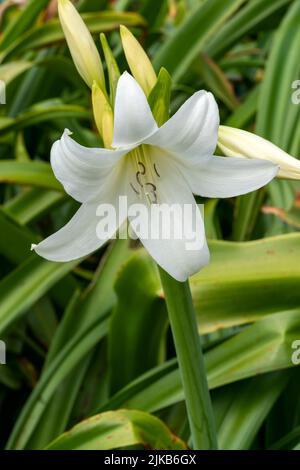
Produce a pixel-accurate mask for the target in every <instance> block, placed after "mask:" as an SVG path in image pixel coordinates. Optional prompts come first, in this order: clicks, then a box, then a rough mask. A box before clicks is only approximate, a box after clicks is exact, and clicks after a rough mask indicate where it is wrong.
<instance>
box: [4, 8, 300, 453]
mask: <svg viewBox="0 0 300 470" xmlns="http://www.w3.org/2000/svg"><path fill="white" fill-rule="evenodd" d="M76 4H77V6H78V9H79V10H80V12H81V13H82V15H83V18H84V19H85V21H86V23H87V25H88V27H89V29H90V30H91V32H92V33H93V34H94V36H95V38H96V40H97V45H98V47H99V49H100V41H99V33H100V32H105V33H107V39H108V41H109V44H110V46H111V47H112V49H113V51H114V52H115V54H116V57H117V60H118V64H119V66H120V68H121V70H124V68H125V67H126V63H125V58H124V55H123V53H122V50H121V45H120V37H119V34H118V26H119V25H120V24H124V25H126V26H128V27H129V28H130V29H131V30H132V31H133V32H134V33H135V34H136V37H137V38H138V39H139V40H140V42H141V43H142V45H143V46H144V47H145V49H146V50H147V52H148V54H149V56H150V57H151V59H152V60H153V63H154V65H155V68H156V70H157V71H159V69H160V67H161V66H163V67H165V68H166V69H167V70H168V71H169V73H170V74H171V75H172V77H173V87H172V112H174V111H176V109H177V108H178V107H179V106H180V105H181V103H183V102H184V100H186V99H187V98H188V97H189V96H190V95H191V94H192V93H193V92H195V91H196V90H198V89H201V88H205V89H207V90H211V91H212V92H213V93H214V94H215V96H216V98H217V99H218V102H219V105H220V112H221V120H222V123H223V124H228V125H231V126H234V127H240V128H244V129H247V130H251V131H255V132H256V133H258V134H259V135H262V136H264V137H266V138H268V139H270V140H271V141H273V142H274V143H275V144H277V145H279V146H280V147H281V148H283V149H284V150H286V151H288V152H289V153H291V154H292V155H294V156H296V157H297V156H299V154H300V119H299V117H300V105H299V106H296V105H295V104H292V101H291V94H292V91H293V90H292V83H293V82H294V81H295V80H297V79H299V78H300V77H299V68H300V60H299V54H300V53H299V43H300V2H299V0H272V1H271V0H248V1H247V0H226V1H223V0H140V1H133V0H116V1H114V2H113V1H108V0H81V1H78V2H76ZM3 6H7V8H6V9H5V8H3ZM53 7H54V8H53ZM0 8H3V9H2V10H0V14H1V17H0V20H1V41H0V60H1V64H0V79H1V80H3V81H4V82H5V83H6V102H7V104H6V105H1V106H0V183H1V184H0V204H1V206H0V276H1V279H0V338H1V339H2V340H4V341H5V342H6V344H7V364H6V365H1V366H0V412H1V421H0V442H1V447H2V448H4V447H7V448H8V449H42V448H45V447H49V448H53V449H77V448H78V449H113V448H128V447H131V448H132V447H134V448H136V447H138V448H153V449H185V448H186V446H187V445H188V443H189V440H190V432H189V427H188V422H187V416H186V411H185V406H184V396H183V392H182V387H181V382H180V377H179V372H178V367H177V362H176V358H175V352H174V346H173V343H172V339H171V335H170V331H169V326H168V320H167V315H166V308H165V302H164V299H163V294H162V289H161V285H160V281H159V276H158V273H157V270H156V266H155V265H154V263H153V262H152V260H151V259H150V258H149V257H148V255H147V254H146V253H145V252H144V250H143V249H142V248H140V247H137V246H135V247H133V246H128V243H127V241H124V240H118V241H114V242H112V243H111V244H110V245H109V246H107V247H104V248H103V249H101V250H100V251H99V252H97V253H95V254H93V255H92V256H90V257H88V258H87V259H85V260H80V261H76V262H71V263H62V264H61V263H51V262H48V261H45V260H44V259H41V258H39V257H38V256H37V255H36V254H34V253H31V252H30V244H31V243H33V242H36V241H38V240H41V239H42V238H44V237H46V236H48V235H50V234H51V233H53V231H54V230H56V229H58V228H60V227H61V226H63V225H64V224H65V223H66V221H67V220H68V219H69V218H70V216H71V215H72V214H73V213H74V211H75V210H76V209H77V205H76V203H75V202H74V201H73V200H71V198H68V197H67V196H66V194H65V193H64V191H63V189H62V187H61V186H60V184H59V183H58V182H57V181H56V179H55V178H54V176H53V173H52V170H51V167H50V164H49V153H50V148H51V145H52V143H53V142H54V141H55V140H56V139H58V138H59V137H60V136H61V134H62V132H63V130H64V128H66V127H67V128H69V129H71V130H72V131H73V132H74V136H75V138H76V140H77V141H79V142H81V143H82V144H83V145H86V146H99V145H101V141H100V139H99V136H98V135H97V133H96V130H95V124H94V123H93V118H92V112H91V102H90V92H89V90H88V89H87V87H86V85H85V84H84V82H83V81H82V80H81V79H80V77H79V76H78V74H77V72H76V70H75V68H74V65H73V63H72V61H71V58H70V55H69V52H68V50H67V48H66V44H65V41H64V37H63V34H62V30H61V28H60V25H59V22H58V20H57V18H56V14H55V3H54V2H50V1H48V0H29V1H28V2H27V3H26V4H25V6H23V7H22V8H20V7H19V6H16V5H13V2H10V1H4V2H2V4H1V6H0ZM299 190H300V185H299V183H297V182H293V183H291V182H289V181H283V180H276V181H273V182H272V183H271V184H269V185H268V187H267V188H265V189H262V190H259V191H256V192H254V193H252V194H250V195H246V196H242V197H239V198H235V199H231V200H207V201H205V212H206V214H205V215H206V230H207V234H208V237H209V239H210V249H211V253H212V259H211V264H210V265H209V266H208V267H207V268H205V269H204V270H203V271H201V272H200V273H199V274H197V275H196V276H194V277H193V278H192V279H191V287H192V293H193V299H194V303H195V308H196V311H197V316H198V322H199V330H200V331H201V332H202V335H204V347H205V358H206V365H207V372H208V380H209V386H210V388H211V390H212V399H213V406H214V412H215V417H216V422H217V428H218V439H219V446H220V448H221V449H271V448H275V449H294V448H297V447H299V448H300V399H299V393H298V381H299V374H300V372H299V369H298V368H297V367H294V364H293V362H292V360H291V356H292V353H293V349H292V343H293V342H294V341H295V340H297V339H300V292H299V290H298V289H299V281H300V234H299V233H298V231H299V227H300V213H299ZM270 207H271V210H270ZM266 208H268V210H267V209H266ZM91 417H92V418H91ZM78 423H80V424H78ZM74 425H77V427H76V428H75V429H74V430H73V432H72V433H71V434H68V433H66V434H64V435H63V436H61V437H58V436H60V435H61V434H62V433H64V431H66V430H69V429H70V428H72V427H73V426H74ZM53 441H54V442H53ZM51 442H52V444H51Z"/></svg>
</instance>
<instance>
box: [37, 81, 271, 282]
mask: <svg viewBox="0 0 300 470" xmlns="http://www.w3.org/2000/svg"><path fill="white" fill-rule="evenodd" d="M218 128H219V112H218V107H217V104H216V101H215V99H214V97H213V95H212V94H211V93H207V92H205V91H199V92H197V93H195V94H194V95H193V96H192V97H191V98H189V99H188V100H187V101H186V102H185V103H184V105H183V106H182V107H181V108H180V109H179V110H178V111H177V113H176V114H175V115H174V116H173V117H171V118H170V119H169V121H167V122H166V123H165V124H164V125H163V126H161V127H160V128H158V126H157V124H156V122H155V120H154V117H153V115H152V112H151V110H150V107H149V104H148V102H147V98H146V96H145V94H144V92H143V90H142V89H141V87H140V86H139V84H138V83H137V82H136V80H135V79H134V78H133V77H132V76H131V75H129V74H128V73H124V74H123V75H122V76H121V78H120V80H119V82H118V86H117V93H116V101H115V112H114V138H113V143H112V147H113V149H103V148H99V149H97V148H92V149H91V148H85V147H83V146H81V145H79V144H77V143H76V142H75V141H74V140H73V139H71V137H70V133H69V132H68V131H65V132H64V134H63V136H62V138H61V139H60V140H59V141H57V142H55V144H54V145H53V148H52V151H51V164H52V168H53V171H54V173H55V175H56V177H57V179H58V180H59V181H60V182H61V183H62V184H63V186H64V188H65V190H66V192H67V193H68V194H70V195H71V196H72V197H73V198H74V199H76V200H77V201H80V202H81V203H82V205H81V207H80V209H79V210H78V211H77V213H76V214H75V215H74V217H73V218H72V219H71V220H70V222H69V223H68V224H67V225H66V226H64V227H63V228H62V229H61V230H59V231H58V232H56V233H55V234H53V235H51V236H50V237H49V238H47V239H46V240H44V241H42V242H41V243H40V244H38V245H37V246H34V247H33V249H35V251H36V252H37V253H38V254H39V255H41V256H43V257H44V258H46V259H49V260H53V261H69V260H73V259H77V258H80V257H83V256H86V255H88V254H89V253H91V252H93V251H95V250H96V249H98V248H99V247H100V246H101V245H103V244H104V243H105V242H106V241H107V240H108V239H109V238H110V237H111V236H113V235H114V233H115V232H116V231H117V229H118V226H120V224H122V222H123V220H125V219H126V217H127V215H126V216H125V217H124V215H123V218H121V220H118V222H117V223H116V224H115V226H112V224H110V227H109V229H108V231H107V233H106V236H105V237H103V238H102V239H99V238H98V236H97V233H96V232H97V224H98V222H99V218H98V217H97V216H96V212H97V208H98V207H99V205H101V204H107V203H109V204H112V205H114V206H117V204H118V203H117V201H118V200H119V197H120V196H126V197H127V198H128V200H129V201H130V203H132V204H133V203H138V204H141V203H142V204H144V206H145V208H146V209H147V214H148V213H149V212H150V209H151V207H152V206H153V204H154V205H157V206H160V205H162V204H167V205H173V204H180V205H184V204H188V205H189V206H190V207H192V208H193V214H197V215H196V217H195V218H194V221H195V222H196V224H197V227H196V229H197V234H198V238H197V247H196V248H197V250H196V251H195V249H193V250H191V251H189V250H187V248H186V245H187V242H188V241H189V240H187V239H185V237H184V236H183V237H182V239H174V240H173V239H172V240H168V239H163V237H161V238H159V239H153V238H147V237H143V236H141V235H140V236H139V238H140V240H141V242H142V243H143V245H144V246H145V247H146V249H147V250H148V252H149V253H150V255H151V256H152V257H153V258H154V260H155V261H156V262H157V263H158V264H159V265H160V266H161V267H162V268H163V269H165V271H167V272H168V273H169V274H170V275H171V276H173V277H174V278H175V279H177V280H179V281H185V280H186V279H187V278H188V277H189V276H190V275H192V274H194V273H196V272H198V271H199V269H200V268H201V267H202V266H204V265H205V264H207V263H208V261H209V252H208V248H207V244H206V239H205V232H204V223H203V219H202V216H201V213H200V210H199V208H198V206H197V204H196V202H195V199H194V196H193V194H197V195H201V196H204V197H213V198H223V197H232V196H237V195H240V194H244V193H247V192H249V191H253V190H256V189H258V188H260V187H261V186H263V185H265V184H266V183H268V182H269V181H270V180H271V179H272V178H273V177H274V176H275V175H276V173H277V171H278V168H277V166H275V165H273V164H272V163H270V162H267V161H262V160H245V159H243V158H224V157H216V156H213V153H214V150H215V147H216V144H217V137H218ZM114 149H115V150H114ZM147 214H146V215H147ZM149 220H150V223H151V218H150V219H149ZM143 222H144V220H142V221H141V219H140V220H139V223H142V224H143ZM145 222H146V221H145ZM139 223H138V222H137V221H136V220H134V218H131V219H130V224H131V228H132V229H133V231H134V232H135V233H136V234H140V230H139V227H138V225H139ZM169 223H170V222H169V221H166V220H162V224H166V225H167V224H169ZM172 223H173V224H174V226H176V225H177V224H178V225H180V223H181V222H180V221H178V220H173V222H172Z"/></svg>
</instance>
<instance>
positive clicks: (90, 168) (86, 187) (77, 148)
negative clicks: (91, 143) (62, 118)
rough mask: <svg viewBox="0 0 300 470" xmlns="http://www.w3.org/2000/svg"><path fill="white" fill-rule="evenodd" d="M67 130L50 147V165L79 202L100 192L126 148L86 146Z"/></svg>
mask: <svg viewBox="0 0 300 470" xmlns="http://www.w3.org/2000/svg"><path fill="white" fill-rule="evenodd" d="M70 134H71V133H70V131H68V130H65V132H64V134H63V135H62V137H61V139H60V140H58V141H56V142H55V143H54V145H53V146H52V149H51V166H52V168H53V172H54V174H55V176H56V178H57V179H58V180H59V181H60V182H61V183H62V185H63V186H64V188H65V190H66V192H67V193H68V194H70V196H72V197H73V198H74V199H76V200H77V201H79V202H86V201H88V200H90V199H91V198H93V197H94V196H95V195H97V194H99V193H100V192H101V187H102V185H103V183H104V180H106V178H107V177H109V176H110V174H111V172H112V171H113V169H114V167H115V166H116V165H117V163H118V162H119V160H120V159H121V157H122V156H123V155H124V154H125V153H126V152H125V151H117V150H107V149H101V148H99V149H97V148H87V147H83V146H82V145H79V144H77V143H76V142H75V141H74V140H73V139H71V137H70Z"/></svg>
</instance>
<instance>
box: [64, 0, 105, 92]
mask: <svg viewBox="0 0 300 470" xmlns="http://www.w3.org/2000/svg"><path fill="white" fill-rule="evenodd" d="M58 14H59V19H60V23H61V26H62V29H63V32H64V35H65V37H66V41H67V43H68V46H69V49H70V53H71V56H72V59H73V62H74V64H75V66H76V68H77V70H78V72H79V74H80V75H81V77H82V78H83V80H84V81H85V82H86V84H87V85H88V86H89V87H90V88H92V85H93V82H94V81H96V83H97V84H98V85H99V86H100V87H101V88H102V90H105V78H104V73H103V68H102V63H101V59H100V55H99V52H98V50H97V48H96V45H95V43H94V40H93V38H92V36H91V33H90V32H89V30H88V29H87V27H86V25H85V23H84V21H83V20H82V18H81V16H80V15H79V13H78V11H77V10H76V8H75V7H74V5H73V4H72V3H71V2H70V1H69V0H58Z"/></svg>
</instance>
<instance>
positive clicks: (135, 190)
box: [130, 183, 141, 196]
mask: <svg viewBox="0 0 300 470" xmlns="http://www.w3.org/2000/svg"><path fill="white" fill-rule="evenodd" d="M130 186H131V187H132V189H133V191H134V192H135V194H137V195H138V196H140V195H141V193H140V192H139V191H138V190H137V189H135V187H134V186H133V184H132V183H130Z"/></svg>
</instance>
